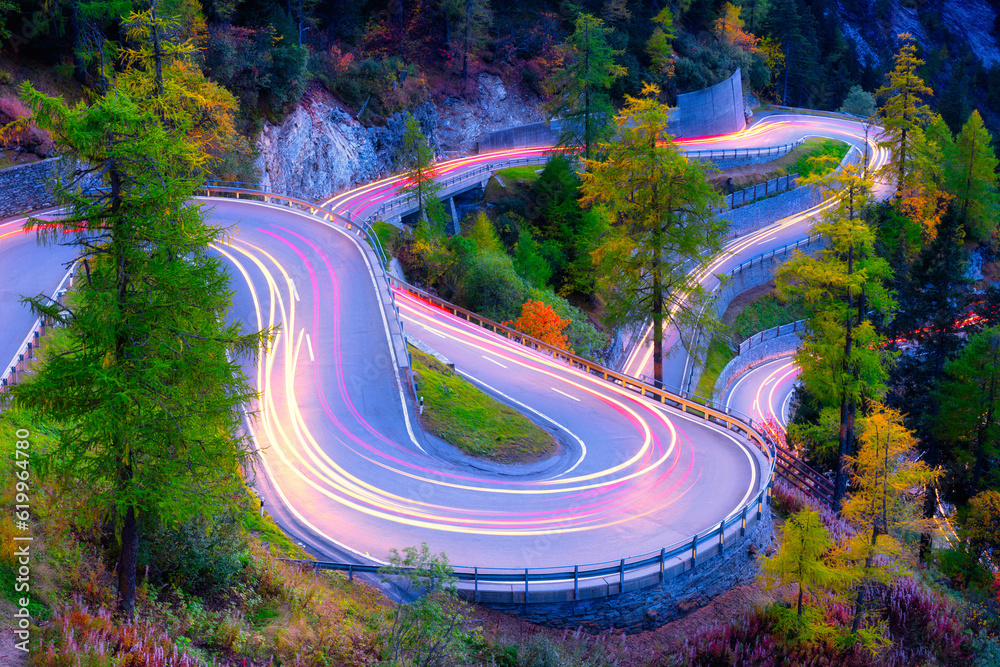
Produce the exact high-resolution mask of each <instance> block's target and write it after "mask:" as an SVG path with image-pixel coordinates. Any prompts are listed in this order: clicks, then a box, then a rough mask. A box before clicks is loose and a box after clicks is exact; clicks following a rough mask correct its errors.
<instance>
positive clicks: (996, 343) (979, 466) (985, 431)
mask: <svg viewBox="0 0 1000 667" xmlns="http://www.w3.org/2000/svg"><path fill="white" fill-rule="evenodd" d="M992 347H993V363H992V366H993V368H992V373H991V374H990V388H989V391H988V393H987V398H986V419H984V420H983V422H982V424H981V425H980V426H979V430H978V432H977V433H976V467H975V468H974V469H973V472H972V489H970V493H969V495H970V496H974V495H976V493H977V492H978V491H979V481H980V479H981V478H982V476H983V470H984V469H985V467H986V439H987V437H989V432H990V429H991V427H992V426H993V420H994V419H995V408H996V406H995V402H996V391H997V362H998V361H1000V359H998V356H1000V355H998V350H1000V336H994V337H993V344H992ZM983 370H984V371H986V372H990V371H987V370H986V369H985V368H984V369H983Z"/></svg>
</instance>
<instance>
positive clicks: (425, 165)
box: [399, 115, 445, 231]
mask: <svg viewBox="0 0 1000 667" xmlns="http://www.w3.org/2000/svg"><path fill="white" fill-rule="evenodd" d="M403 160H404V161H405V162H406V163H407V165H408V166H409V167H410V171H409V172H408V173H407V175H406V184H405V185H404V186H403V187H401V188H399V191H400V192H403V193H408V194H410V195H412V196H414V197H416V198H417V210H418V211H419V215H420V217H421V218H423V219H424V220H426V221H427V224H428V225H429V227H430V229H431V230H432V231H440V229H439V228H440V227H441V226H443V225H444V221H445V220H444V219H445V212H444V206H443V205H442V204H441V200H440V198H439V197H438V195H439V194H440V192H441V185H440V184H439V183H437V181H435V180H434V179H435V177H436V176H437V169H435V168H434V151H433V149H431V147H430V144H428V142H427V137H425V136H424V133H423V132H421V131H420V123H418V122H417V119H416V118H414V117H413V116H412V115H410V116H408V117H407V119H406V134H404V135H403Z"/></svg>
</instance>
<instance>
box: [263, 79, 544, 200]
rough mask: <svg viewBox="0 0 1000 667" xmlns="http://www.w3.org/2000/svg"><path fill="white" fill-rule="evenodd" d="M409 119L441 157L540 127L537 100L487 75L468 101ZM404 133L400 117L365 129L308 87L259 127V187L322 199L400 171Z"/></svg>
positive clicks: (425, 109) (453, 101) (452, 101)
mask: <svg viewBox="0 0 1000 667" xmlns="http://www.w3.org/2000/svg"><path fill="white" fill-rule="evenodd" d="M413 115H414V117H416V119H417V120H418V121H419V122H420V125H421V128H422V130H423V132H424V134H425V135H426V136H427V137H428V140H429V141H430V143H431V145H432V146H434V147H435V150H436V151H437V152H438V154H439V156H440V157H456V156H459V155H468V154H470V153H472V152H473V149H474V147H475V143H476V139H478V138H479V136H480V135H482V134H485V133H487V132H491V131H493V130H499V129H504V128H507V127H514V126H517V125H524V124H526V123H533V122H538V121H541V120H544V115H543V112H542V110H541V101H540V100H538V98H536V97H531V96H525V95H521V94H519V93H514V92H511V91H508V90H507V89H506V88H505V87H504V85H503V82H502V81H501V80H500V78H499V77H497V76H493V75H491V74H480V75H479V76H478V77H477V87H476V92H475V93H474V94H473V95H471V96H470V97H469V98H468V99H465V98H449V99H448V100H445V101H444V102H443V103H442V104H441V105H440V106H438V105H435V104H434V103H433V102H426V103H425V104H423V105H421V106H420V107H418V108H417V109H415V110H413ZM405 125H406V116H405V115H404V114H402V113H398V114H395V115H394V116H393V117H392V118H390V119H389V121H388V122H387V123H386V125H385V126H384V127H364V126H363V125H361V124H360V123H358V122H357V121H356V120H354V119H353V118H352V117H351V116H350V115H349V114H348V113H347V112H346V111H345V110H344V107H343V105H341V104H340V103H339V102H338V100H337V99H336V98H334V97H333V96H332V95H331V94H330V93H328V92H327V91H326V90H325V89H324V88H323V87H322V86H319V85H314V86H312V87H311V88H310V89H309V90H307V91H306V94H305V95H304V96H303V97H302V100H301V101H300V102H299V104H298V105H296V107H295V110H294V111H292V113H290V114H289V115H288V116H286V117H285V119H284V120H283V121H282V122H281V123H280V124H278V125H272V124H271V123H267V124H265V126H264V129H263V131H262V132H261V134H260V137H259V138H258V142H257V148H258V150H259V151H260V157H259V158H258V160H257V167H258V169H259V170H260V173H261V187H263V188H264V189H271V190H285V191H293V192H301V193H304V194H308V195H311V196H313V197H321V198H322V197H330V196H332V195H335V194H337V193H339V192H343V191H344V190H347V189H350V188H352V187H355V186H357V185H360V184H363V183H367V182H369V181H372V180H374V179H376V178H378V177H380V176H386V175H388V174H391V173H393V172H396V171H399V170H400V169H401V166H400V165H399V157H398V156H399V153H400V149H401V146H402V143H403V135H404V133H405V131H406V129H405Z"/></svg>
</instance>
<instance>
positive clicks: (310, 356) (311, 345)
mask: <svg viewBox="0 0 1000 667" xmlns="http://www.w3.org/2000/svg"><path fill="white" fill-rule="evenodd" d="M306 347H308V348H309V361H313V362H315V361H316V357H314V356H313V344H312V339H311V338H309V334H306Z"/></svg>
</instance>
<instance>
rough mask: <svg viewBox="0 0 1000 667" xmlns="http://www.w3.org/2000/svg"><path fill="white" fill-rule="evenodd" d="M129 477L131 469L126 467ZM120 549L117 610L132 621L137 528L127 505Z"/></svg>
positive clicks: (137, 548) (137, 551) (137, 554)
mask: <svg viewBox="0 0 1000 667" xmlns="http://www.w3.org/2000/svg"><path fill="white" fill-rule="evenodd" d="M126 469H127V471H128V473H127V474H128V475H129V476H131V474H132V473H131V467H130V466H126ZM121 538H122V549H121V556H120V557H119V559H118V595H119V596H120V598H121V599H120V602H119V609H120V610H121V612H122V614H123V615H124V616H125V618H127V619H129V620H130V621H131V620H132V617H133V616H134V615H135V571H136V564H137V562H138V556H139V526H138V524H137V523H136V516H135V506H134V505H129V507H128V509H127V510H126V511H125V518H124V521H123V522H122V534H121Z"/></svg>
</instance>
